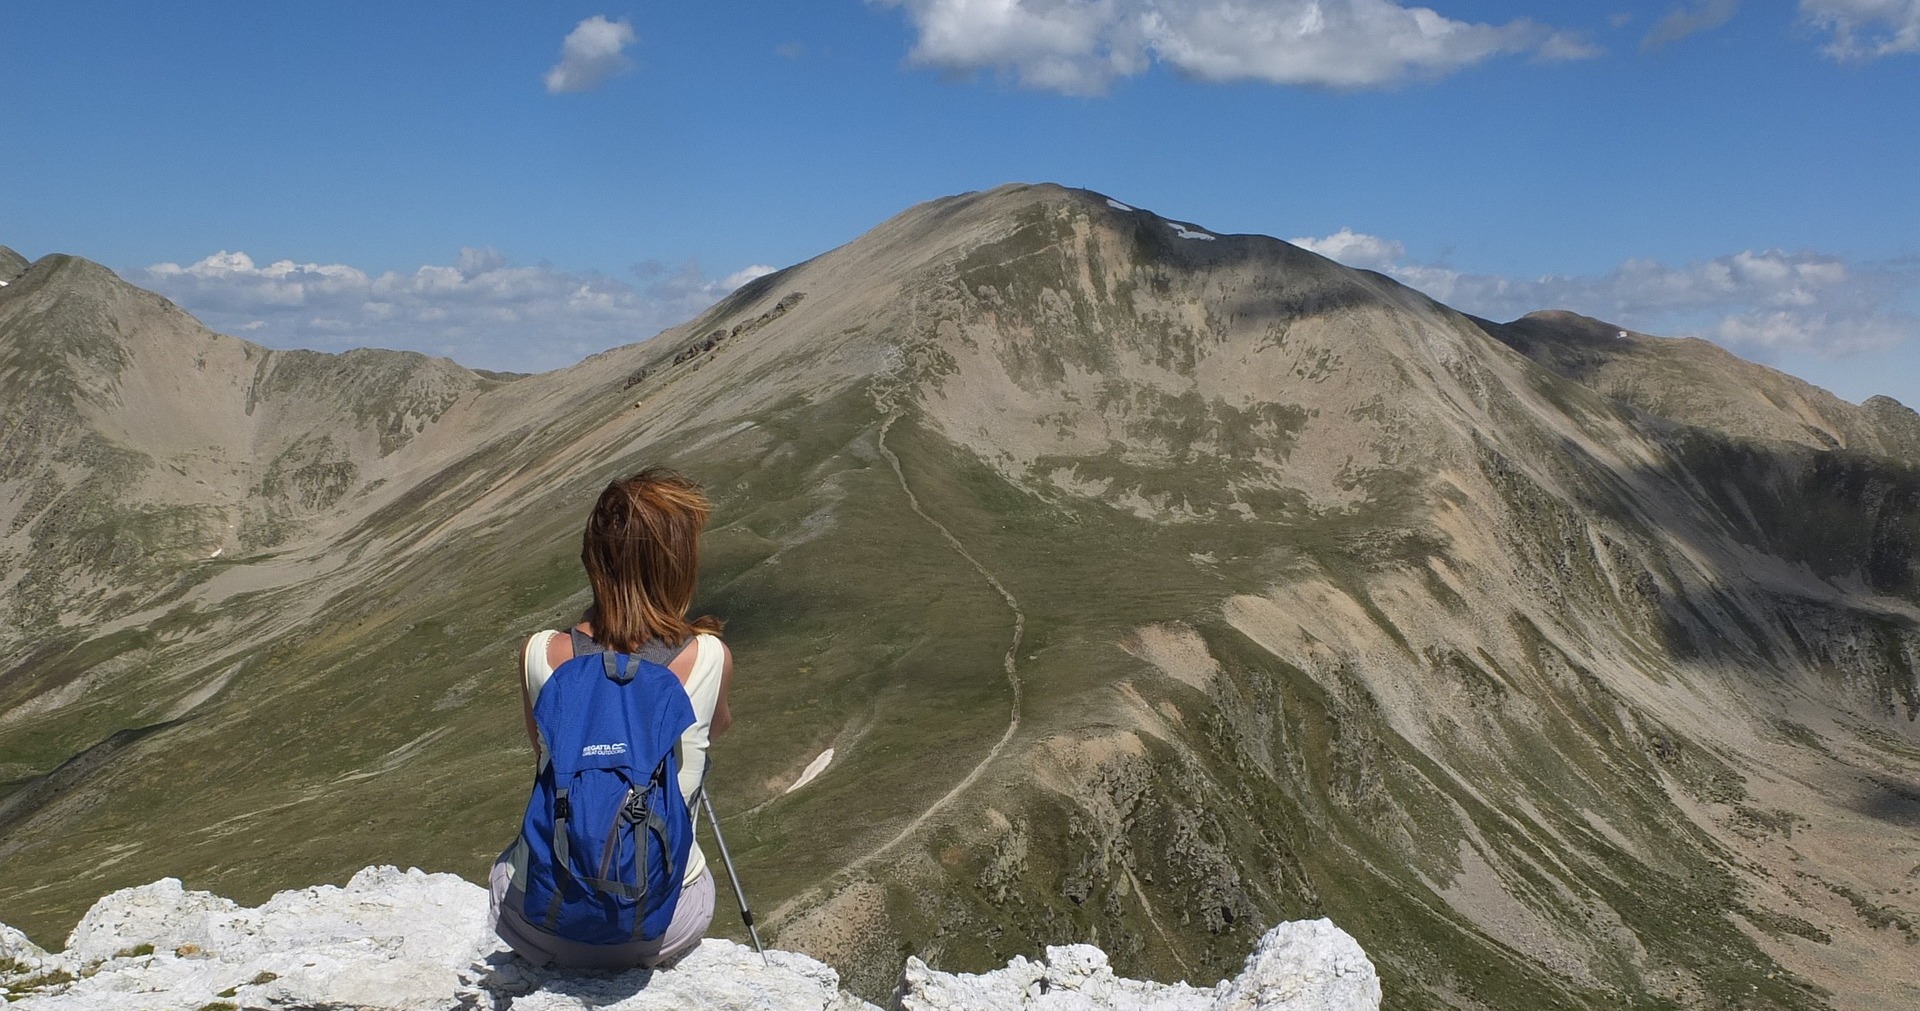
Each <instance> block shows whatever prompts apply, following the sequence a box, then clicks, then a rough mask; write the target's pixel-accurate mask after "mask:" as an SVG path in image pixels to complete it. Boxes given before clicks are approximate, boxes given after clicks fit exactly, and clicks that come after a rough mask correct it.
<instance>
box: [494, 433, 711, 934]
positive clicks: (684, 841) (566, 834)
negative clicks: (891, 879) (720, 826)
mask: <svg viewBox="0 0 1920 1011" xmlns="http://www.w3.org/2000/svg"><path fill="white" fill-rule="evenodd" d="M709 511H710V506H709V504H708V502H707V499H706V496H705V495H703V494H702V493H701V491H700V488H699V486H697V485H695V484H694V483H693V482H691V481H689V480H687V479H686V478H684V477H681V476H680V475H678V474H675V473H673V472H672V471H669V470H666V469H664V468H657V467H656V468H649V469H647V470H644V471H641V472H640V473H638V474H636V475H634V476H632V477H630V478H627V479H625V480H622V481H615V482H614V483H612V484H610V485H608V486H607V488H606V490H605V491H603V492H601V494H600V499H599V502H598V503H596V504H595V506H594V509H593V514H592V515H591V516H590V517H589V518H588V520H587V528H586V533H585V535H584V536H583V537H582V538H581V547H580V561H581V563H582V564H583V565H584V566H585V567H586V572H587V581H588V582H589V583H590V584H591V585H592V588H593V605H592V607H590V608H589V609H588V610H587V612H586V614H585V615H583V616H582V618H581V620H580V622H579V623H578V624H576V625H574V626H573V628H571V629H569V630H567V631H565V632H558V631H553V630H545V631H540V632H536V633H534V634H533V636H532V637H531V638H529V639H528V640H527V643H526V647H525V649H524V650H522V653H521V658H520V670H521V682H520V683H521V701H522V704H523V708H524V712H525V716H526V729H527V739H528V740H529V741H530V742H531V743H532V745H533V750H534V756H535V759H536V764H537V772H536V777H535V785H534V791H533V797H532V799H531V800H530V801H529V803H528V809H527V814H526V818H525V820H524V821H523V824H522V827H521V833H520V837H519V838H518V839H516V840H515V842H514V844H513V845H511V846H509V847H508V848H507V850H506V851H505V852H503V853H502V854H501V855H500V859H499V860H498V861H497V862H496V863H495V864H494V866H493V873H492V886H493V887H492V896H493V898H492V903H491V907H490V916H489V920H490V922H491V923H492V925H493V928H494V930H495V932H496V933H498V934H499V935H500V938H501V939H502V940H504V941H506V942H507V944H509V945H511V946H512V947H513V949H514V950H515V951H516V952H518V953H520V954H521V955H522V956H524V957H525V958H527V959H528V960H530V961H532V962H534V963H535V964H537V965H560V966H567V967H572V968H629V967H634V966H647V967H655V966H661V965H665V964H668V963H670V962H672V961H674V960H676V959H678V958H679V957H680V956H681V955H683V954H685V953H686V952H688V951H690V950H692V949H693V947H694V946H695V945H696V944H698V943H699V941H700V937H701V935H702V934H703V933H705V932H706V929H707V925H708V923H709V922H710V921H711V920H712V919H713V899H714V884H713V875H712V874H711V873H709V872H708V870H707V864H706V859H705V857H704V856H703V855H702V853H701V852H700V847H699V845H698V844H697V843H693V842H692V841H691V836H692V828H691V817H690V812H691V810H692V808H693V807H694V805H695V804H696V802H697V797H698V793H699V790H700V786H701V781H702V779H703V778H704V776H705V774H706V767H707V757H706V754H707V743H708V741H709V740H710V739H712V738H713V737H715V736H718V735H719V734H720V733H722V732H723V731H725V730H726V729H727V725H728V723H730V722H731V719H732V717H731V715H730V714H729V713H728V710H727V688H728V685H729V684H730V683H731V681H732V678H733V659H732V657H731V655H729V653H728V652H727V647H726V646H725V645H723V644H722V643H721V642H720V640H719V638H718V637H717V635H718V633H719V631H720V626H721V622H720V620H719V619H717V618H714V617H712V616H703V617H700V618H696V619H693V620H691V621H689V620H688V619H687V610H688V608H689V607H690V606H691V605H692V602H693V594H694V587H695V582H696V579H697V574H698V569H699V538H700V532H701V530H702V529H703V528H704V527H705V525H706V521H707V516H708V513H709ZM569 661H572V662H571V663H570V662H569ZM643 661H645V662H643ZM543 691H544V693H545V697H543ZM550 748H551V751H550V750H549V749H550ZM655 749H658V757H657V758H656V757H655V755H654V754H652V752H654V751H655ZM668 779H673V780H674V781H675V782H673V783H672V784H671V785H670V786H669V785H668V784H667V782H666V781H667V780H668ZM669 789H671V791H672V792H671V793H668V792H667V791H668V790H669ZM676 847H684V849H683V850H679V851H678V852H676ZM681 853H684V857H682V856H681V855H680V854H681ZM676 865H678V866H677V867H676ZM676 870H677V871H678V873H674V871H676ZM649 875H652V878H653V880H652V881H651V883H649V880H648V878H649ZM676 886H677V887H676ZM675 891H677V892H678V896H677V900H676V899H675V898H674V897H673V895H671V894H670V893H672V892H675ZM663 903H664V905H663Z"/></svg>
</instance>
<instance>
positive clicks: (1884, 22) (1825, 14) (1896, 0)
mask: <svg viewBox="0 0 1920 1011" xmlns="http://www.w3.org/2000/svg"><path fill="white" fill-rule="evenodd" d="M1800 14H1801V16H1802V17H1804V18H1806V19H1807V20H1808V21H1810V22H1812V23H1813V24H1814V25H1815V26H1817V27H1819V28H1823V29H1826V30H1827V31H1829V32H1832V33H1833V41H1832V42H1829V43H1827V44H1826V45H1825V46H1822V47H1821V48H1820V51H1821V52H1823V53H1826V54H1827V55H1828V56H1831V57H1833V58H1834V59H1836V60H1871V59H1874V58H1876V57H1880V56H1888V55H1891V54H1894V53H1920V0H1800Z"/></svg>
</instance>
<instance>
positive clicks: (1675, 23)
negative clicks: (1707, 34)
mask: <svg viewBox="0 0 1920 1011" xmlns="http://www.w3.org/2000/svg"><path fill="white" fill-rule="evenodd" d="M1739 9H1740V0H1695V2H1694V3H1691V4H1689V5H1687V6H1685V7H1675V8H1674V9H1673V10H1670V11H1668V12H1667V15H1666V16H1665V17H1663V18H1661V19H1660V20H1659V21H1657V22H1655V23H1654V26H1653V30H1652V31H1649V32H1648V33H1647V37H1646V38H1644V39H1641V40H1640V48H1641V49H1658V48H1660V47H1661V46H1664V45H1667V44H1668V43H1672V42H1678V41H1680V40H1681V39H1684V38H1686V37H1687V36H1689V35H1694V34H1697V33H1699V32H1704V31H1707V30H1708V29H1712V28H1718V27H1720V26H1721V25H1724V24H1726V23H1727V22H1728V21H1730V20H1732V19H1733V15H1734V13H1735V12H1737V11H1738V10H1739Z"/></svg>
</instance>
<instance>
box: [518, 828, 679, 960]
mask: <svg viewBox="0 0 1920 1011" xmlns="http://www.w3.org/2000/svg"><path fill="white" fill-rule="evenodd" d="M489 883H490V884H491V885H492V886H493V887H492V888H491V889H490V891H491V892H492V901H491V902H489V903H488V905H487V925H488V926H490V927H492V928H493V932H494V933H496V934H498V935H500V939H501V940H502V941H505V942H507V945H508V946H509V947H511V948H512V949H513V950H514V951H516V952H518V953H519V954H520V957H522V958H524V959H526V960H527V961H529V962H532V963H533V964H535V965H537V966H542V967H545V966H550V965H552V966H563V967H565V968H569V969H632V968H635V967H641V968H647V969H658V968H660V967H662V966H665V965H668V964H670V963H672V962H675V961H678V960H679V958H680V956H682V955H685V954H686V953H687V952H689V951H692V950H693V948H694V946H695V945H697V944H699V943H700V937H701V935H703V934H705V933H706V932H707V925H708V924H710V923H712V922H713V873H712V872H711V871H702V872H701V874H700V876H699V877H698V878H695V879H694V880H693V882H692V883H690V884H688V885H687V886H685V887H684V888H682V889H681V890H680V901H679V903H678V904H676V905H675V906H674V907H673V921H672V922H671V923H669V924H667V929H666V931H665V932H664V933H662V934H661V935H660V936H659V937H658V938H656V939H654V940H652V941H632V942H629V943H627V944H582V943H581V942H579V941H569V940H567V939H566V938H564V937H558V936H556V935H554V934H550V933H548V932H546V931H545V930H542V929H541V928H539V927H536V926H534V925H533V924H531V923H528V922H527V920H526V917H525V916H523V915H521V909H522V908H523V903H524V902H525V901H526V897H525V893H523V892H521V891H520V890H519V889H517V888H514V887H512V868H511V867H510V866H509V865H508V863H507V861H506V859H505V855H504V854H503V855H502V859H501V860H499V861H498V862H496V863H495V864H494V865H493V874H492V875H491V880H490V882H489Z"/></svg>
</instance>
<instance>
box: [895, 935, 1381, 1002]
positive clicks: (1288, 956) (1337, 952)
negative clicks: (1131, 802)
mask: <svg viewBox="0 0 1920 1011" xmlns="http://www.w3.org/2000/svg"><path fill="white" fill-rule="evenodd" d="M898 1003H899V1006H900V1007H901V1008H902V1009H903V1011H985V1009H995V1011H1000V1009H1007V1011H1011V1009H1016V1008H1017V1009H1021V1011H1029V1009H1031V1011H1378V1009H1379V1007H1380V977H1379V976H1378V975H1377V974H1376V973H1375V972H1374V968H1373V963H1372V962H1371V961H1369V960H1368V958H1367V955H1366V952H1364V951H1362V950H1361V949H1360V945H1359V943H1358V942H1356V941H1355V940H1354V939H1353V938H1352V937H1351V936H1349V935H1348V934H1347V933H1346V932H1345V931H1343V930H1341V929H1340V928H1339V927H1336V926H1334V925H1333V922H1332V921H1330V920H1325V919H1320V920H1301V921H1297V922H1293V923H1283V924H1281V925H1279V926H1277V927H1275V928H1273V929H1272V930H1270V931H1268V932H1267V934H1266V936H1265V937H1262V938H1261V939H1260V943H1259V945H1258V946H1256V947H1255V948H1254V951H1253V954H1252V955H1251V956H1249V957H1248V958H1247V962H1246V965H1245V966H1244V967H1243V968H1242V969H1241V971H1240V975H1238V976H1236V977H1234V978H1233V979H1231V980H1221V981H1220V983H1218V984H1217V985H1215V986H1213V987H1212V988H1210V989H1206V990H1201V989H1197V988H1195V987H1192V986H1189V985H1187V984H1186V983H1174V984H1171V985H1167V984H1161V983H1149V982H1142V981H1140V980H1133V979H1124V978H1121V977H1119V976H1116V975H1114V973H1113V970H1112V969H1111V968H1109V967H1108V965H1107V956H1106V953H1105V952H1103V951H1101V950H1100V949H1099V948H1096V947H1093V946H1092V945H1086V944H1075V945H1068V946H1065V947H1053V948H1048V949H1047V957H1046V960H1045V961H1044V962H1031V961H1028V960H1027V959H1025V958H1021V957H1017V956H1016V957H1015V958H1014V959H1013V961H1011V962H1009V963H1007V967H1006V968H1004V969H995V970H993V971H991V972H984V973H979V974H971V973H946V972H938V971H935V970H933V969H930V968H928V967H927V964H926V963H925V962H922V961H920V960H919V959H917V958H910V959H908V960H907V968H906V972H905V974H904V976H903V978H902V980H901V986H900V993H899V1000H898Z"/></svg>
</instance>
